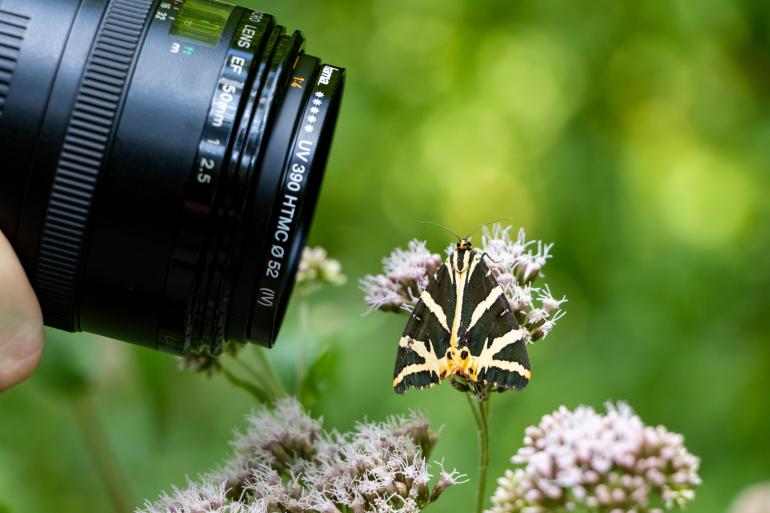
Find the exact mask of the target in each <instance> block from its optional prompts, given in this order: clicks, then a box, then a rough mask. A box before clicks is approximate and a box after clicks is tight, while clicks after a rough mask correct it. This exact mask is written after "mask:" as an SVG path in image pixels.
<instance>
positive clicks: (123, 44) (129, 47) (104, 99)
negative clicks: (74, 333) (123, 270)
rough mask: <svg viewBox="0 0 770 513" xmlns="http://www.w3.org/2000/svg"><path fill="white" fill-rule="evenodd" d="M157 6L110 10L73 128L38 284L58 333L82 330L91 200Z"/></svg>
mask: <svg viewBox="0 0 770 513" xmlns="http://www.w3.org/2000/svg"><path fill="white" fill-rule="evenodd" d="M153 3H154V2H153V1H152V0H112V1H111V2H110V3H109V5H108V7H107V10H106V13H105V15H104V18H103V19H102V23H101V26H100V27H99V31H98V32H97V35H96V39H95V41H94V45H93V47H92V50H91V54H90V56H89V59H88V62H87V64H86V67H85V72H84V74H83V78H82V80H81V83H80V87H79V90H78V94H77V97H76V100H75V105H74V107H73V111H72V116H71V120H70V122H69V125H68V127H67V131H66V134H65V138H64V144H63V147H62V151H61V155H60V157H59V161H58V164H57V167H56V172H55V175H54V180H53V187H52V191H51V198H50V202H49V208H48V212H47V215H46V220H45V226H44V229H43V236H42V241H41V246H40V256H39V260H38V267H37V273H36V277H35V280H36V289H37V293H38V297H39V299H40V303H41V307H42V309H43V315H44V317H45V320H46V323H47V324H48V325H51V326H54V327H57V328H62V329H67V330H73V329H78V327H77V326H76V325H75V317H76V316H75V289H76V287H77V284H78V274H79V268H80V260H81V255H82V252H83V244H84V240H85V237H86V230H87V226H88V219H89V215H90V212H91V207H92V204H93V197H94V193H95V191H96V186H97V181H98V176H99V172H100V170H101V168H102V165H103V163H104V159H105V157H106V155H107V153H108V151H109V147H110V141H111V139H112V133H113V130H114V127H115V121H116V119H117V117H118V111H119V109H120V105H121V103H122V101H123V97H124V93H125V89H126V84H127V82H128V79H129V77H130V75H131V69H132V67H133V62H134V59H135V57H136V53H137V49H138V48H139V46H140V43H141V40H142V36H143V33H144V27H145V26H146V23H147V19H148V17H149V15H150V11H151V8H152V5H153Z"/></svg>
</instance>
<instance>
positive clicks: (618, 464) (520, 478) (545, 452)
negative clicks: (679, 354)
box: [488, 403, 700, 513]
mask: <svg viewBox="0 0 770 513" xmlns="http://www.w3.org/2000/svg"><path fill="white" fill-rule="evenodd" d="M512 461H513V463H515V464H518V465H520V467H519V468H517V469H516V470H513V471H511V470H508V471H507V472H506V474H505V476H504V477H502V478H500V479H499V480H498V485H499V486H498V489H497V491H496V492H495V495H494V496H493V498H492V503H493V507H492V509H490V510H489V512H488V513H515V512H522V513H524V512H526V513H543V512H551V511H573V510H575V509H576V508H578V509H581V508H582V509H587V510H589V511H608V512H618V513H621V512H628V513H631V512H638V513H645V512H649V513H653V512H661V511H662V510H663V509H664V508H665V509H669V508H671V507H674V506H678V507H683V506H685V505H686V504H687V503H689V502H690V501H691V500H692V499H693V498H694V497H695V491H694V488H695V487H696V486H697V485H699V484H700V478H699V477H698V466H699V463H700V462H699V459H698V458H697V457H695V456H693V455H692V454H690V453H689V452H688V451H687V449H686V448H685V447H684V438H683V437H682V435H680V434H677V433H672V432H670V431H668V430H667V429H666V428H665V427H663V426H658V427H649V426H645V425H644V424H643V423H642V421H641V419H640V418H639V417H638V416H637V415H636V414H635V413H634V412H633V411H632V410H631V408H630V407H629V406H627V405H626V404H624V403H620V404H618V405H611V404H609V405H607V413H606V414H605V415H600V414H598V413H597V412H595V411H594V410H593V409H592V408H590V407H585V406H581V407H579V408H577V409H576V410H575V411H570V410H568V409H567V408H565V407H561V408H560V409H559V410H557V411H556V412H554V413H552V414H550V415H546V416H545V417H543V418H542V420H541V421H540V424H539V425H538V426H535V427H530V428H528V429H527V431H526V435H525V438H524V447H523V448H521V449H520V450H519V452H518V453H517V454H516V455H515V456H514V457H513V459H512Z"/></svg>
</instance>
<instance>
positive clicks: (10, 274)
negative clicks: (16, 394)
mask: <svg viewBox="0 0 770 513" xmlns="http://www.w3.org/2000/svg"><path fill="white" fill-rule="evenodd" d="M42 354H43V315H42V313H41V312H40V306H39V305H38V302H37V298H36V297H35V293H34V292H33V291H32V286H31V285H30V283H29V280H28V279H27V275H26V274H25V273H24V269H23V268H22V266H21V263H20V262H19V259H18V258H16V253H14V251H13V248H11V244H10V243H9V242H8V240H7V239H6V238H5V236H4V235H3V234H2V233H0V392H3V391H4V390H8V389H9V388H11V387H12V386H14V385H17V384H19V383H21V382H22V381H24V380H25V379H27V378H28V377H29V376H30V375H31V374H32V373H33V372H35V369H37V365H38V363H39V362H40V357H41V356H42Z"/></svg>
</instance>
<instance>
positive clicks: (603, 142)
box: [0, 0, 770, 513]
mask: <svg viewBox="0 0 770 513" xmlns="http://www.w3.org/2000/svg"><path fill="white" fill-rule="evenodd" d="M243 3H244V4H246V5H248V6H250V7H254V8H260V9H263V10H266V11H269V12H271V13H273V14H275V15H277V16H278V18H279V21H280V22H281V23H282V24H284V25H287V26H288V27H290V28H295V27H299V28H301V29H302V30H303V31H304V32H305V34H306V36H307V37H308V50H309V51H310V52H311V53H313V54H314V55H319V56H321V57H322V58H324V59H325V60H326V61H328V62H331V63H333V64H339V65H342V66H345V67H347V69H348V71H349V82H348V88H347V97H346V99H345V102H344V106H343V113H342V117H341V119H340V123H339V129H338V132H337V136H336V139H335V143H334V151H333V154H332V156H331V161H330V164H329V168H328V174H327V179H326V182H325V184H324V190H323V196H322V199H321V203H320V206H319V210H318V215H317V218H316V222H315V225H314V228H313V232H312V236H311V242H312V243H313V244H315V245H323V246H325V247H327V248H328V250H329V252H330V253H331V254H332V256H334V257H336V258H338V259H339V260H340V261H341V262H342V264H343V267H344V269H345V272H346V274H347V275H348V277H349V281H348V284H347V285H346V286H344V287H341V288H338V289H334V290H327V291H325V292H321V293H318V294H316V295H314V296H313V297H312V307H311V319H312V323H313V324H312V325H313V336H312V344H313V347H314V348H315V349H314V350H316V351H318V350H320V349H321V348H323V347H327V346H333V347H336V348H338V351H339V353H340V359H339V365H340V367H339V369H338V370H337V371H336V372H335V373H333V375H332V376H330V380H329V382H328V383H326V384H325V386H324V389H323V396H322V399H321V400H320V401H319V402H318V404H317V405H316V406H315V407H314V412H315V413H316V414H319V415H323V416H324V418H325V419H326V425H327V426H329V427H335V428H339V429H346V428H349V427H351V426H352V425H353V423H354V422H355V421H356V420H357V419H362V418H363V417H368V418H370V419H380V418H383V417H384V416H386V415H388V414H392V413H399V412H406V411H407V410H408V409H410V408H419V409H421V410H424V411H425V412H426V413H427V414H428V416H429V417H430V419H431V420H432V421H433V422H434V424H435V425H436V426H442V425H443V426H444V428H443V436H442V441H441V443H440V444H439V446H438V449H437V453H436V457H438V458H442V457H443V458H445V460H446V463H447V465H448V466H450V467H457V468H459V469H461V470H463V471H464V472H467V473H468V474H470V477H471V479H472V480H473V479H474V477H475V473H476V457H477V447H476V441H475V433H474V425H473V421H472V419H471V418H470V417H469V415H468V412H467V411H466V410H467V405H466V404H465V400H464V398H462V397H461V396H460V395H459V394H458V393H457V392H455V391H454V390H453V389H452V388H451V387H449V386H443V387H439V388H437V389H434V390H431V391H427V392H412V393H409V394H407V395H406V396H405V397H399V396H396V395H395V394H394V393H393V392H392V390H391V388H390V380H391V373H392V368H393V363H394V357H395V350H396V344H397V340H398V337H399V335H400V332H401V330H402V329H403V325H404V322H405V318H404V317H399V316H395V315H391V314H382V313H374V314H372V315H369V316H364V315H362V314H363V313H364V312H365V310H366V307H365V306H364V304H363V302H362V297H361V294H360V292H359V291H358V290H357V280H358V278H360V277H361V276H362V275H364V274H366V273H374V272H379V270H380V268H381V266H380V259H381V257H382V256H384V255H386V254H388V252H389V251H390V250H391V249H392V248H393V247H395V246H397V245H404V244H406V242H407V241H408V240H409V239H411V238H413V237H418V238H422V239H426V240H428V241H429V245H430V246H431V247H432V249H433V250H434V251H437V252H439V251H442V250H443V248H444V247H445V246H446V245H447V244H448V243H449V242H450V238H449V237H448V236H447V235H446V234H444V233H442V232H441V231H440V230H436V229H434V228H430V227H426V226H424V225H420V224H419V221H421V220H431V221H435V222H439V223H443V224H445V225H447V226H449V227H451V228H453V229H454V230H455V231H459V232H466V231H468V230H470V229H472V228H473V227H475V226H476V225H479V224H481V223H483V222H485V221H490V220H493V219H496V218H499V217H502V216H510V217H512V218H514V219H515V224H516V225H521V226H524V227H526V228H527V230H528V234H529V235H530V237H533V238H538V239H543V240H545V241H553V242H555V243H556V247H555V251H554V253H555V258H554V259H553V260H552V261H551V263H549V265H548V267H547V280H548V283H549V284H550V285H551V288H552V290H553V291H554V293H555V294H562V293H564V294H566V295H567V296H568V297H569V303H568V305H567V311H568V314H567V317H566V318H564V319H563V320H562V321H561V322H560V323H559V325H558V326H557V328H556V329H555V331H554V332H553V333H552V335H551V336H550V338H548V339H547V340H546V341H544V342H542V343H539V344H537V345H535V346H533V347H532V348H531V350H530V358H531V360H532V362H533V367H534V370H535V374H534V379H533V381H532V383H531V384H530V386H529V387H528V388H527V389H526V391H525V392H521V393H508V394H505V395H503V396H497V397H495V401H494V404H493V421H492V424H493V435H492V436H493V440H492V444H493V454H492V461H493V466H492V470H491V475H492V476H497V475H500V474H501V473H502V472H503V470H504V469H505V468H506V467H508V466H509V464H508V460H509V458H510V456H511V455H512V454H513V453H514V452H515V451H516V450H517V448H518V447H519V446H520V443H521V439H522V436H523V430H524V428H525V427H526V426H527V425H530V424H533V423H536V422H537V421H538V420H539V418H540V417H541V416H542V415H543V414H545V413H548V412H550V411H552V410H553V409H555V408H556V407H558V406H559V405H561V404H565V405H567V406H569V407H574V406H576V405H578V404H581V403H582V404H590V405H593V406H597V407H600V406H601V405H602V403H603V402H604V401H605V400H610V399H611V400H616V399H623V400H627V401H628V402H629V403H630V404H631V405H632V406H633V407H634V408H635V409H636V410H637V412H638V413H639V414H640V416H641V417H642V418H643V419H644V420H645V421H646V422H648V423H651V424H658V423H662V424H665V425H666V426H667V427H668V428H669V429H671V430H674V431H678V432H682V433H684V434H685V435H686V438H687V446H688V448H689V449H690V450H691V451H692V452H693V453H695V454H697V455H699V456H701V457H702V459H703V464H702V477H703V480H704V485H703V486H702V487H701V488H700V489H699V491H698V498H697V499H696V501H695V503H694V505H693V506H692V508H690V510H689V511H692V512H698V513H717V512H722V511H725V510H726V509H727V507H728V505H729V503H730V501H731V500H732V499H733V497H734V496H735V495H736V494H737V492H738V491H739V490H741V489H742V488H743V487H745V486H746V485H748V484H751V483H755V482H758V481H763V480H768V479H770V436H768V435H770V394H769V393H768V392H769V391H770V344H769V343H768V335H767V333H768V327H770V313H769V312H770V295H769V294H768V286H770V262H769V261H768V260H769V258H768V254H769V253H770V230H769V229H768V220H770V217H769V216H768V209H769V205H770V204H769V203H768V201H767V199H766V194H767V192H766V191H767V190H768V180H769V179H768V174H767V169H768V167H769V166H770V9H768V4H767V2H766V1H760V0H757V1H752V0H743V1H734V2H725V1H714V0H692V1H688V2H666V1H645V2H617V1H613V0H594V1H592V2H571V1H567V0H537V1H535V0H525V1H516V2H513V1H509V0H505V1H504V0H488V1H485V2H473V1H471V0H418V1H415V0H357V1H350V0H325V1H323V2H310V3H309V2H302V1H299V0H287V1H283V2H266V1H263V2H258V1H250V2H243ZM296 326H297V310H296V305H294V307H293V308H292V310H291V311H290V312H289V315H288V317H287V323H286V325H285V328H284V330H283V333H282V336H281V338H280V340H279V345H278V348H277V349H276V350H274V351H272V352H271V353H270V357H271V359H272V360H273V362H274V363H275V365H276V366H277V367H278V368H279V370H280V372H281V373H282V374H283V375H284V377H285V378H286V379H287V380H291V376H292V373H293V370H294V367H295V365H296V360H297V358H296V348H297V327H296ZM48 342H49V344H48V348H47V352H46V355H45V359H44V360H45V361H44V364H43V368H42V369H41V371H40V372H39V373H38V374H37V375H36V376H35V377H34V378H33V379H32V380H31V381H30V382H28V383H27V384H25V385H23V386H21V387H19V388H17V389H15V390H13V391H11V392H9V393H7V394H4V395H2V396H0V512H2V513H8V512H13V513H16V512H24V513H29V512H52V511H56V512H58V513H68V512H73V513H75V512H77V513H82V512H83V511H111V508H112V507H111V502H110V500H109V496H108V495H107V493H106V492H105V491H104V488H103V487H102V485H101V481H100V475H99V473H98V472H97V471H96V470H95V467H94V464H93V462H92V459H91V458H90V457H89V456H88V454H89V453H88V448H87V445H86V443H85V442H84V440H85V438H84V437H83V436H82V433H83V431H84V429H85V430H86V431H87V430H88V425H89V420H88V418H89V415H88V414H87V413H86V414H84V413H83V411H86V412H88V411H92V412H93V413H94V414H95V416H96V422H98V423H99V424H101V425H102V427H103V428H104V432H105V434H106V437H107V442H108V443H109V445H110V446H111V447H112V451H113V452H114V454H115V456H116V457H117V459H118V460H119V461H120V464H121V467H122V472H123V474H124V477H123V478H122V480H123V481H124V482H125V487H126V489H128V490H129V491H130V495H131V496H132V497H133V498H134V499H135V501H136V503H137V504H138V503H139V502H140V500H141V499H143V498H145V497H149V498H155V497H157V495H158V493H159V492H160V491H161V490H163V489H167V488H169V486H170V485H171V484H177V485H182V484H184V481H185V476H190V477H195V476H196V475H197V474H198V473H199V472H204V471H206V470H209V469H211V468H212V467H214V466H216V465H217V464H218V463H219V462H221V461H222V459H223V458H224V457H225V456H226V455H227V454H228V453H229V448H228V439H229V438H230V436H231V430H232V429H233V428H234V427H237V426H243V422H242V418H243V415H244V414H245V413H247V412H248V411H249V410H250V409H252V408H253V407H254V405H255V403H254V401H253V400H252V399H251V397H250V396H249V395H247V394H246V393H244V392H243V391H241V390H239V389H235V388H233V387H232V386H230V385H229V384H228V383H227V382H225V380H224V379H223V378H221V377H215V378H212V379H208V378H206V377H204V376H199V375H193V374H188V373H181V372H180V371H178V370H177V362H176V360H175V359H174V358H172V357H170V356H166V355H162V354H154V353H152V352H150V351H147V350H143V349H139V348H134V347H131V346H128V345H126V344H120V343H116V342H111V341H105V340H102V339H98V338H96V337H92V336H88V335H78V336H64V335H62V334H58V333H54V332H49V340H48ZM65 362H66V363H65ZM77 369H81V370H82V372H80V371H78V372H75V371H76V370H77ZM73 397H76V398H78V399H77V400H73V399H72V398H73ZM84 404H86V405H88V404H90V405H91V406H92V410H91V409H90V408H91V407H89V406H83V405H84ZM84 419H85V420H84ZM92 420H93V419H92ZM493 487H494V484H493V482H492V481H490V488H491V489H493ZM490 491H491V490H490ZM473 494H474V482H473V481H472V482H471V483H469V484H467V485H465V486H462V487H457V488H455V489H452V490H450V491H449V492H447V495H446V497H445V498H443V499H442V500H441V501H439V503H438V504H437V505H436V506H434V507H433V509H432V511H435V512H436V513H439V512H450V511H469V510H470V509H471V503H472V498H473ZM466 505H467V506H466Z"/></svg>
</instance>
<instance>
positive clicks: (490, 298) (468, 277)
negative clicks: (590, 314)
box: [393, 239, 531, 394]
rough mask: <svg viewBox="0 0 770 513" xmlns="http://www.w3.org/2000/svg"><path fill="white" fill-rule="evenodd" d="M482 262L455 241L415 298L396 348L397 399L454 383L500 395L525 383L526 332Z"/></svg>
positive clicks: (476, 253)
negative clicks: (410, 392)
mask: <svg viewBox="0 0 770 513" xmlns="http://www.w3.org/2000/svg"><path fill="white" fill-rule="evenodd" d="M484 257H485V255H484V254H482V253H480V252H479V251H477V250H475V249H473V248H472V247H471V243H470V241H468V240H466V239H462V240H460V241H459V242H458V243H457V247H456V248H455V250H454V251H453V252H452V254H451V255H450V256H449V257H448V258H447V259H446V261H445V262H444V264H443V265H442V266H441V267H439V269H438V270H437V271H436V274H435V276H434V277H433V279H432V280H431V282H430V283H429V284H428V287H427V288H426V289H425V291H424V292H423V293H422V295H421V296H420V301H419V302H418V303H417V306H415V308H414V311H413V312H412V316H411V318H410V319H409V322H407V324H406V328H405V329H404V334H403V335H402V336H401V340H400V341H399V344H398V354H397V356H396V368H395V370H394V372H393V388H394V389H395V391H396V392H397V393H399V394H403V393H404V392H405V391H406V390H408V389H410V388H426V387H432V386H434V385H436V384H438V383H440V382H442V381H444V380H447V379H450V378H453V377H459V378H461V380H462V382H464V383H466V384H469V385H470V387H479V386H481V387H483V386H489V388H491V389H493V390H499V391H503V390H508V389H511V388H516V389H522V388H524V387H525V386H526V385H527V383H529V380H530V378H531V371H530V365H529V357H528V356H527V349H526V337H525V336H526V330H524V329H523V328H520V327H519V325H518V323H517V322H516V319H515V317H514V315H513V312H512V311H511V307H510V305H509V304H508V300H507V299H506V298H505V294H504V293H503V289H502V287H501V286H500V284H499V283H498V282H497V280H496V279H495V277H494V275H493V274H492V271H490V270H489V267H487V265H486V263H485V262H484Z"/></svg>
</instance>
